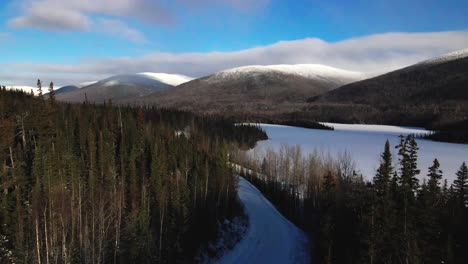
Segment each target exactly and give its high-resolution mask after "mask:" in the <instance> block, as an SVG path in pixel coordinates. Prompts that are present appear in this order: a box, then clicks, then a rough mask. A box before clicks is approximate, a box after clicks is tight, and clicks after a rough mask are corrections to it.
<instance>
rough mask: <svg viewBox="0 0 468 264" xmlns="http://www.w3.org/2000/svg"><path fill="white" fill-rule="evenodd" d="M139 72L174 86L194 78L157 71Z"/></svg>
mask: <svg viewBox="0 0 468 264" xmlns="http://www.w3.org/2000/svg"><path fill="white" fill-rule="evenodd" d="M138 74H141V75H144V76H146V77H149V78H151V79H154V80H157V81H160V82H162V83H165V84H169V85H173V86H177V85H180V84H183V83H186V82H189V81H191V80H193V78H192V77H188V76H185V75H180V74H168V73H155V72H142V73H138Z"/></svg>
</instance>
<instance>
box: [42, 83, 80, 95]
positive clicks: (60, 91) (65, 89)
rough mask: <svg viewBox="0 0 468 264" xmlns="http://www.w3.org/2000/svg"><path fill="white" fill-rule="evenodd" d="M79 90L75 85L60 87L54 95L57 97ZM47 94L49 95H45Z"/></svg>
mask: <svg viewBox="0 0 468 264" xmlns="http://www.w3.org/2000/svg"><path fill="white" fill-rule="evenodd" d="M78 89H80V88H79V87H78V86H76V85H67V86H63V87H60V88H59V89H57V90H55V91H54V92H55V95H58V94H63V93H69V92H73V91H76V90H78ZM47 94H49V93H47Z"/></svg>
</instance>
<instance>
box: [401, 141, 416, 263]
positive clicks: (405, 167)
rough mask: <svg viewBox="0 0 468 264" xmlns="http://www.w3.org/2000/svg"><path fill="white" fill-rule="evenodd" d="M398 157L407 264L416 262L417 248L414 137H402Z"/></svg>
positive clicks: (404, 250)
mask: <svg viewBox="0 0 468 264" xmlns="http://www.w3.org/2000/svg"><path fill="white" fill-rule="evenodd" d="M397 148H398V149H399V150H398V155H399V156H400V175H399V192H400V193H401V199H400V204H399V206H400V208H401V210H400V212H401V214H400V217H401V220H400V221H401V223H402V230H401V231H402V238H403V241H402V245H401V246H402V247H403V248H402V254H403V256H402V257H403V258H404V259H405V262H406V263H410V262H414V261H416V259H415V258H416V257H417V252H416V251H417V246H416V245H415V244H416V234H415V230H414V229H415V211H416V208H417V207H416V204H415V194H416V191H417V188H418V182H419V181H418V179H417V178H416V175H418V174H419V172H420V171H419V170H418V169H417V165H418V164H417V159H418V156H417V151H418V146H417V143H416V140H415V139H414V136H412V135H409V136H407V137H406V138H404V137H403V136H400V144H399V145H398V146H397Z"/></svg>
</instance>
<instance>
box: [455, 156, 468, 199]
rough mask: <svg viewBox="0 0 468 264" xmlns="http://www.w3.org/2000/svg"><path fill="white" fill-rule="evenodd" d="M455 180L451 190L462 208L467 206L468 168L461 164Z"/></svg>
mask: <svg viewBox="0 0 468 264" xmlns="http://www.w3.org/2000/svg"><path fill="white" fill-rule="evenodd" d="M456 175H457V179H456V180H455V181H453V190H454V193H455V195H456V198H457V200H458V203H459V205H461V206H462V207H466V206H468V167H467V166H466V163H465V162H463V164H462V165H461V167H460V169H459V170H458V172H457V173H456Z"/></svg>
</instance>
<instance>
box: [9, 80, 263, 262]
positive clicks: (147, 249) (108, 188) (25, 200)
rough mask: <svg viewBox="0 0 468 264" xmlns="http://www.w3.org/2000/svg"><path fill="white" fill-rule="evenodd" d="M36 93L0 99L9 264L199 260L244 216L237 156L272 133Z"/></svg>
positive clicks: (11, 93) (163, 111)
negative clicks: (228, 222) (234, 165)
mask: <svg viewBox="0 0 468 264" xmlns="http://www.w3.org/2000/svg"><path fill="white" fill-rule="evenodd" d="M38 88H39V96H38V97H34V96H32V95H31V94H28V93H25V92H19V91H6V89H5V88H3V89H0V192H1V193H0V262H1V263H40V264H41V263H42V264H49V263H154V262H159V263H177V262H190V261H191V260H192V259H193V257H194V256H195V255H196V253H197V250H198V249H199V248H200V246H202V245H203V244H205V243H208V241H211V240H213V239H215V238H216V236H217V232H218V226H217V223H219V222H222V220H223V219H225V218H232V217H234V216H235V215H237V214H238V213H239V212H240V210H241V207H240V205H239V202H238V200H237V193H236V186H237V179H236V177H235V175H234V174H233V172H232V171H231V169H230V168H229V166H228V165H227V157H228V156H227V153H228V150H229V148H230V147H231V146H232V145H235V146H236V147H237V146H245V147H249V146H251V145H252V144H254V143H255V142H256V141H257V140H259V139H265V138H266V134H265V133H264V132H263V131H261V130H259V129H257V128H254V127H249V126H242V125H235V124H233V123H232V122H228V121H225V120H222V119H210V118H207V117H203V116H195V115H193V114H190V113H187V112H181V111H173V110H168V109H155V108H144V107H140V108H132V107H123V106H120V107H116V106H114V105H113V104H112V102H106V103H105V104H103V105H94V104H89V103H83V104H75V105H73V104H61V103H58V102H56V100H55V96H54V91H53V84H51V85H50V87H49V88H50V91H49V95H48V97H47V98H45V97H44V95H43V94H42V83H41V82H40V81H38Z"/></svg>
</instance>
